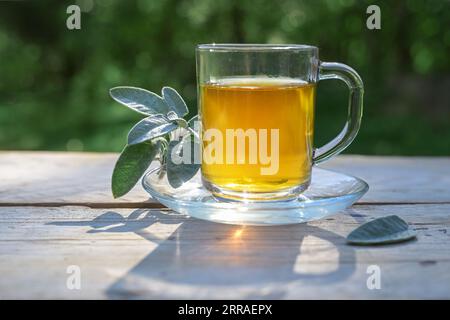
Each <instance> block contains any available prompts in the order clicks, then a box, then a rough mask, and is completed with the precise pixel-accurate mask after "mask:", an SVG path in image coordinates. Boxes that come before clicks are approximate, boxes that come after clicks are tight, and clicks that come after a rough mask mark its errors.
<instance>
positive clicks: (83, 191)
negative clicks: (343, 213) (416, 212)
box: [0, 151, 450, 207]
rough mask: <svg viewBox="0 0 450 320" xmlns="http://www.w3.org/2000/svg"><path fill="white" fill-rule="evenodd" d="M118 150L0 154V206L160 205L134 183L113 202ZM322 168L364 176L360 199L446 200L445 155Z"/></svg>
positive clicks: (449, 178)
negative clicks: (366, 186) (364, 187)
mask: <svg viewBox="0 0 450 320" xmlns="http://www.w3.org/2000/svg"><path fill="white" fill-rule="evenodd" d="M117 156H118V155H117V154H112V153H110V154H106V153H67V152H64V153H61V152H5V151H3V152H0V177H2V179H1V181H0V205H14V204H21V205H27V204H41V205H43V206H54V205H61V204H84V205H88V206H90V207H121V206H122V207H124V206H125V207H143V206H144V207H155V206H160V205H159V204H157V203H155V202H154V201H152V200H151V199H148V196H147V194H146V193H145V192H144V191H143V190H142V188H141V187H140V185H138V186H137V187H136V188H135V189H134V190H133V191H132V192H130V193H129V194H128V195H126V196H125V197H123V198H121V199H116V200H114V199H113V198H112V196H111V191H110V176H111V172H112V169H113V166H114V162H115V160H116V159H117ZM323 167H326V168H331V169H335V170H338V171H342V172H345V173H349V174H353V175H355V176H358V177H361V178H363V179H365V180H366V181H367V182H368V183H369V185H370V191H369V192H368V193H367V195H366V196H365V197H363V198H362V199H361V202H363V203H380V202H381V203H420V202H444V203H445V202H447V203H450V192H449V190H450V158H448V157H445V158H426V157H425V158H424V157H413V158H406V157H373V156H347V155H344V156H339V157H337V158H336V159H333V160H330V161H329V162H326V163H325V164H324V165H323Z"/></svg>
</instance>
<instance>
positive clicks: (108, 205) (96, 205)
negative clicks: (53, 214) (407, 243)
mask: <svg viewBox="0 0 450 320" xmlns="http://www.w3.org/2000/svg"><path fill="white" fill-rule="evenodd" d="M430 204H435V205H445V204H450V201H443V202H434V201H422V202H420V201H419V202H409V201H407V202H370V201H368V202H365V201H360V202H357V203H354V204H353V206H361V205H362V206H395V205H430ZM68 206H80V207H88V208H91V209H113V208H123V209H127V208H131V209H133V208H150V209H169V208H167V207H166V206H164V205H163V204H161V203H159V202H20V203H19V202H3V203H1V202H0V208H1V207H68Z"/></svg>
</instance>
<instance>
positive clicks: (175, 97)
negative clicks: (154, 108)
mask: <svg viewBox="0 0 450 320" xmlns="http://www.w3.org/2000/svg"><path fill="white" fill-rule="evenodd" d="M162 96H163V99H164V101H165V102H166V104H167V105H168V106H169V108H170V110H172V111H174V112H175V113H176V114H177V115H178V116H179V117H180V118H182V117H184V116H185V115H186V114H188V112H189V110H188V107H187V105H186V103H185V102H184V100H183V98H182V97H181V96H180V95H179V94H178V92H177V91H176V90H175V89H173V88H171V87H164V88H162Z"/></svg>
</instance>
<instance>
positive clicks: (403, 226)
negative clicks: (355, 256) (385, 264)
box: [347, 215, 416, 245]
mask: <svg viewBox="0 0 450 320" xmlns="http://www.w3.org/2000/svg"><path fill="white" fill-rule="evenodd" d="M415 237H416V232H415V231H414V230H412V229H410V228H409V226H408V224H407V223H406V222H405V221H404V220H402V219H401V218H399V217H398V216H395V215H392V216H387V217H382V218H378V219H375V220H372V221H369V222H367V223H365V224H363V225H361V226H359V227H358V228H356V229H355V230H353V231H352V232H351V233H350V234H349V235H348V236H347V242H348V243H350V244H356V245H377V244H389V243H396V242H402V241H407V240H410V239H413V238H415Z"/></svg>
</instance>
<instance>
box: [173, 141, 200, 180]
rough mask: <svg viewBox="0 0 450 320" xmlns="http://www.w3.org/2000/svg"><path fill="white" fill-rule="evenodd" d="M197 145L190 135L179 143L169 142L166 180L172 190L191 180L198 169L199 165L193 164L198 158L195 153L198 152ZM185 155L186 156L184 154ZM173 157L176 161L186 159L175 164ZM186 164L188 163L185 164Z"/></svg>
mask: <svg viewBox="0 0 450 320" xmlns="http://www.w3.org/2000/svg"><path fill="white" fill-rule="evenodd" d="M198 150H199V144H198V141H196V139H194V138H193V136H192V135H189V136H187V137H185V138H184V139H182V140H181V141H170V143H169V149H168V152H167V163H166V169H167V179H168V181H169V184H170V185H171V186H172V187H173V188H179V187H180V186H181V185H183V183H185V182H186V181H189V180H190V179H192V177H193V176H195V174H196V173H197V171H198V169H200V164H199V163H195V162H196V161H195V160H197V159H198V157H196V156H195V152H198ZM186 153H187V154H186ZM174 157H177V158H178V160H182V159H186V160H187V161H182V162H181V163H178V161H177V163H175V162H174V160H175V159H174ZM185 162H188V163H185Z"/></svg>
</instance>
